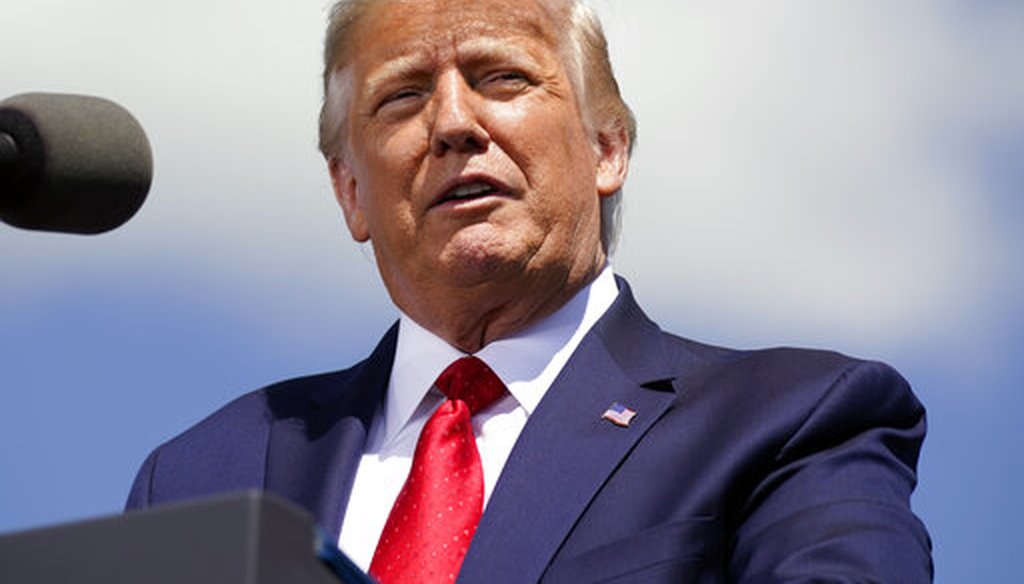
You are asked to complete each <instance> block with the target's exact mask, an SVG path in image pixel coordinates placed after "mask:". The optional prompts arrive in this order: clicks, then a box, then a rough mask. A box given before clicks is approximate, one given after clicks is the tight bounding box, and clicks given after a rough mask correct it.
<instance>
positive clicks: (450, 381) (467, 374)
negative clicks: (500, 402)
mask: <svg viewBox="0 0 1024 584" xmlns="http://www.w3.org/2000/svg"><path fill="white" fill-rule="evenodd" d="M434 385H436V386H437V388H438V389H440V390H441V392H442V393H444V394H445V396H447V397H448V399H452V400H462V401H464V402H466V405H467V406H469V411H470V412H472V413H473V414H476V413H477V412H479V411H480V410H482V409H484V408H486V407H487V406H489V405H491V404H492V403H494V402H495V401H496V400H497V399H498V398H499V397H501V396H502V395H504V394H505V384H504V383H502V381H501V379H499V378H498V376H497V374H495V373H494V371H492V370H491V368H490V367H488V366H487V363H484V362H483V361H481V360H480V359H478V358H476V357H463V358H461V359H459V360H457V361H455V362H453V363H452V364H451V365H449V366H448V367H447V368H446V369H445V370H444V371H442V372H441V375H440V376H439V377H438V378H437V382H436V383H435V384H434Z"/></svg>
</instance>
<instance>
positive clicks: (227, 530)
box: [0, 491, 372, 584]
mask: <svg viewBox="0 0 1024 584" xmlns="http://www.w3.org/2000/svg"><path fill="white" fill-rule="evenodd" d="M0 582H5V583H6V582H10V583H12V584H14V583H17V584H51V583H57V582H61V583H67V582H76V583H81V584H93V583H95V584H100V583H102V584H127V583H133V584H134V583H145V584H172V583H173V584H183V583H188V584H193V583H198V584H205V583H210V584H236V583H237V584H270V583H289V584H290V583H294V584H338V583H339V582H344V583H346V584H359V583H369V582H372V581H371V580H370V579H369V577H368V576H366V575H365V574H364V573H363V572H361V571H360V570H359V569H358V568H357V567H356V566H355V565H354V564H352V563H351V561H349V560H348V558H346V557H344V556H343V555H342V554H341V552H339V551H338V549H337V546H336V544H335V542H333V541H328V540H325V539H324V538H323V537H322V536H321V535H320V534H319V533H318V530H317V529H316V528H315V527H314V525H313V520H312V518H311V517H310V516H309V515H308V514H307V513H306V512H305V511H304V510H302V509H300V508H298V507H297V506H295V505H293V504H291V503H288V502H286V501H284V500H282V499H279V498H277V497H274V496H272V495H267V494H266V493H261V492H257V491H248V492H244V493H240V494H236V495H228V496H223V497H217V498H210V499H200V500H197V501H195V502H188V503H182V504H175V505H167V506H164V507H155V508H152V509H147V510H142V511H131V512H128V513H126V514H124V515H116V516H110V517H104V518H100V519H94V520H90V521H82V522H77V523H70V524H66V525H58V526H55V527H47V528H42V529H35V530H30V531H25V532H21V533H13V534H9V535H2V536H0Z"/></svg>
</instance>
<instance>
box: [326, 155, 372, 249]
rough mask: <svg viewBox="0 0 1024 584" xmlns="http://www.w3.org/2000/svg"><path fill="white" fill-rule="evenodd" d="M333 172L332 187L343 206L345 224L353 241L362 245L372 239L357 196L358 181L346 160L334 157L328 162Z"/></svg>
mask: <svg viewBox="0 0 1024 584" xmlns="http://www.w3.org/2000/svg"><path fill="white" fill-rule="evenodd" d="M327 168H328V169H329V170H330V172H331V186H332V187H334V198H335V199H336V200H337V201H338V204H339V205H341V211H342V212H343V213H344V214H345V223H346V224H347V225H348V231H349V233H351V234H352V239H354V240H356V241H358V242H360V243H362V242H364V241H368V240H369V239H370V228H369V226H368V225H367V224H366V216H365V215H364V213H363V208H362V206H361V205H360V201H359V197H358V196H357V189H356V179H355V176H353V174H352V169H351V167H350V166H349V165H348V163H346V162H345V161H344V160H342V159H341V158H339V157H337V156H332V157H331V158H330V159H328V161H327Z"/></svg>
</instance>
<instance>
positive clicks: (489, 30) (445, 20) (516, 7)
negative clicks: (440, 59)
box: [345, 0, 558, 64]
mask: <svg viewBox="0 0 1024 584" xmlns="http://www.w3.org/2000/svg"><path fill="white" fill-rule="evenodd" d="M549 10H550V9H548V8H547V7H546V5H542V4H541V1H539V0H381V1H379V2H375V3H374V4H372V5H371V6H370V7H369V8H368V9H367V11H366V13H364V15H363V17H362V19H360V21H359V22H358V24H357V26H356V27H355V29H354V30H353V31H352V34H351V36H350V38H349V40H348V42H347V43H346V50H345V52H347V53H348V54H349V56H350V58H349V59H348V60H349V64H353V63H354V62H359V61H362V62H363V63H366V62H368V61H369V62H374V61H376V62H379V61H380V60H389V59H392V58H397V57H402V56H407V55H410V54H413V53H428V52H429V53H437V52H444V51H446V50H454V49H456V48H458V47H464V46H466V45H467V44H476V45H482V46H486V45H493V44H494V43H495V42H496V41H500V40H513V39H519V40H522V41H528V42H529V43H530V44H532V45H535V46H536V45H541V46H544V47H545V48H548V49H550V50H552V51H553V50H555V49H556V46H557V44H558V42H557V35H556V33H555V27H554V23H553V20H552V17H551V13H550V11H549Z"/></svg>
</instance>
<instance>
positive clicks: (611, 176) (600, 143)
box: [597, 123, 629, 197]
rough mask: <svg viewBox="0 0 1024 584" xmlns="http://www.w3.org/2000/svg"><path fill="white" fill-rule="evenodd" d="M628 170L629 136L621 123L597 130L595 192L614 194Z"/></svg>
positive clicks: (607, 195) (624, 179) (607, 194)
mask: <svg viewBox="0 0 1024 584" xmlns="http://www.w3.org/2000/svg"><path fill="white" fill-rule="evenodd" d="M628 172H629V136H628V135H627V134H626V130H625V128H623V127H622V124H618V123H616V124H614V125H611V126H610V127H609V128H606V129H604V130H600V131H598V132H597V194H598V195H600V196H602V197H609V196H611V195H614V194H615V193H617V192H618V191H619V189H621V188H622V185H623V184H625V182H626V174H627V173H628Z"/></svg>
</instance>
